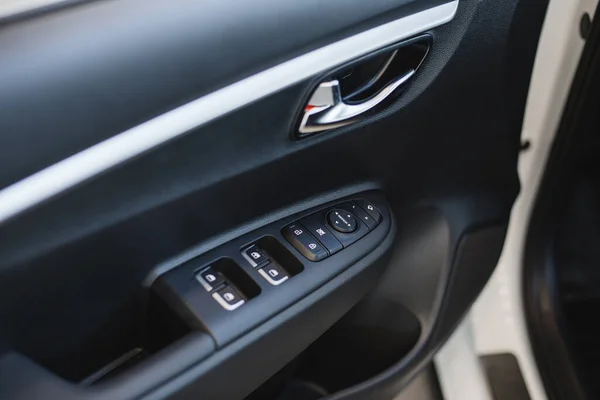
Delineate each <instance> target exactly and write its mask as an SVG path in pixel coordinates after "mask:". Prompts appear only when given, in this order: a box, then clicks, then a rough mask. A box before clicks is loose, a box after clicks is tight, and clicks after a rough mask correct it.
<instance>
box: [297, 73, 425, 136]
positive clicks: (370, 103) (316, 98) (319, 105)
mask: <svg viewBox="0 0 600 400" xmlns="http://www.w3.org/2000/svg"><path fill="white" fill-rule="evenodd" d="M414 74H415V70H414V69H412V70H409V71H408V72H406V73H405V74H404V75H402V76H401V77H399V78H397V79H396V80H394V81H393V82H392V83H390V84H389V85H387V86H386V87H384V88H383V89H381V90H380V91H379V92H378V93H377V94H376V95H374V96H373V97H371V98H369V99H367V100H365V101H362V102H358V103H354V102H352V103H346V102H344V100H343V99H342V94H341V89H340V82H339V81H338V80H337V79H336V80H332V81H327V82H323V83H321V84H320V85H319V86H318V87H317V89H316V90H315V91H314V93H313V95H312V96H311V98H310V100H309V102H308V105H307V107H306V109H305V111H304V116H303V118H302V121H301V122H300V127H299V129H298V131H299V132H300V133H301V134H310V133H316V132H321V131H325V130H328V129H334V128H339V127H341V126H344V125H348V124H350V123H353V122H356V121H358V120H359V119H360V116H361V115H362V114H365V113H367V112H368V111H371V110H373V109H375V108H376V107H377V106H378V105H379V104H381V102H383V101H384V100H385V99H387V98H388V97H389V96H390V95H391V94H392V93H393V92H394V91H395V90H396V89H398V88H399V87H400V86H402V85H403V84H404V83H405V82H406V81H408V80H409V79H410V78H411V77H412V76H413V75H414Z"/></svg>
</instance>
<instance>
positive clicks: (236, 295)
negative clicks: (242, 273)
mask: <svg viewBox="0 0 600 400" xmlns="http://www.w3.org/2000/svg"><path fill="white" fill-rule="evenodd" d="M212 297H213V299H215V300H216V301H217V303H219V304H220V305H221V307H223V308H224V309H226V310H227V311H233V310H235V309H236V308H238V307H240V306H241V305H242V304H244V303H245V300H244V298H243V297H242V295H241V294H240V292H238V291H237V290H235V289H234V288H233V287H231V286H225V287H224V288H222V289H219V290H217V291H216V292H214V293H213V294H212Z"/></svg>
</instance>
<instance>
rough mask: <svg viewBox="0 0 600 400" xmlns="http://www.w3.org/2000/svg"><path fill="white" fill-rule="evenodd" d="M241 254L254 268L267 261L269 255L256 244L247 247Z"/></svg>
mask: <svg viewBox="0 0 600 400" xmlns="http://www.w3.org/2000/svg"><path fill="white" fill-rule="evenodd" d="M242 254H243V255H244V258H245V259H246V260H248V262H249V263H250V265H252V266H253V267H254V268H256V267H260V266H262V265H264V264H267V263H268V262H269V256H268V255H267V253H265V251H264V250H263V249H261V248H260V247H258V246H256V245H252V246H250V247H248V248H247V249H246V250H244V251H243V252H242Z"/></svg>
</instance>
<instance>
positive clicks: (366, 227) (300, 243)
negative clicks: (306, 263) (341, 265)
mask: <svg viewBox="0 0 600 400" xmlns="http://www.w3.org/2000/svg"><path fill="white" fill-rule="evenodd" d="M380 222H381V214H380V213H379V211H378V210H377V209H376V208H375V206H374V205H373V204H371V203H370V202H368V201H366V200H363V199H358V200H353V201H346V202H343V203H340V204H336V205H335V206H332V207H329V208H327V209H325V210H323V211H319V212H316V213H314V214H311V215H309V216H307V217H304V218H302V219H300V220H299V221H296V222H294V223H293V224H291V225H288V226H287V227H285V228H284V229H283V232H282V233H283V236H284V237H285V238H286V239H287V240H288V242H290V244H291V245H292V246H294V247H295V248H296V250H298V251H299V252H300V253H301V254H302V255H303V256H304V257H306V258H307V259H309V260H310V261H321V260H323V259H324V258H326V257H328V256H331V255H333V254H335V253H337V252H338V251H340V250H342V249H343V248H346V247H348V246H350V245H351V244H352V243H354V242H356V241H357V240H359V239H360V238H362V237H363V236H365V235H366V234H367V233H369V232H370V231H371V230H373V229H375V228H376V227H377V225H378V224H379V223H380Z"/></svg>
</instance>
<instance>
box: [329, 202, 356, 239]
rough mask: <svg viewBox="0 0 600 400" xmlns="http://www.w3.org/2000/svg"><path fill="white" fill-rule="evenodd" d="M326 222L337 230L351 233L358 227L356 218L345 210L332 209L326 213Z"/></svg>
mask: <svg viewBox="0 0 600 400" xmlns="http://www.w3.org/2000/svg"><path fill="white" fill-rule="evenodd" d="M327 222H328V223H329V225H330V226H331V227H332V228H333V229H335V230H336V231H338V232H341V233H352V232H354V231H355V230H356V228H357V227H358V223H357V222H356V218H354V216H353V215H352V214H350V213H349V212H348V211H346V210H342V209H339V208H336V209H333V210H331V211H330V212H329V214H327Z"/></svg>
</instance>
